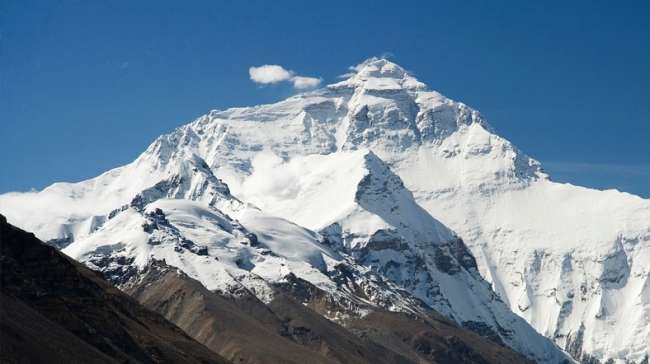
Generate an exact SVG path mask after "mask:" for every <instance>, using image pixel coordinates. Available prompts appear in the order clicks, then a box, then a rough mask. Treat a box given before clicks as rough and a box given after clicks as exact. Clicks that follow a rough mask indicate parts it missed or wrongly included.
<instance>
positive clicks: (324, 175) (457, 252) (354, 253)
mask: <svg viewBox="0 0 650 364" xmlns="http://www.w3.org/2000/svg"><path fill="white" fill-rule="evenodd" d="M262 158H263V160H262V161H260V160H259V159H256V160H254V161H253V170H252V174H251V176H250V177H249V178H248V179H247V180H246V181H245V182H244V184H243V186H241V187H239V191H240V197H241V198H242V199H245V200H247V201H250V202H252V203H254V204H255V205H257V206H259V207H260V208H261V209H262V210H263V211H266V212H270V213H272V214H276V215H278V216H282V217H284V218H286V219H288V220H291V221H296V222H298V223H300V224H301V225H304V226H306V227H309V228H311V229H314V230H319V231H320V232H321V234H322V235H323V236H324V237H325V241H326V243H327V244H328V245H329V246H330V247H331V248H332V249H334V250H336V251H338V252H340V253H341V254H343V255H345V256H350V257H351V259H352V260H353V261H354V263H355V264H356V265H357V266H361V267H364V268H366V269H368V270H370V271H371V272H373V273H375V274H377V275H378V276H381V277H384V278H385V279H387V280H388V281H390V282H391V283H393V284H395V285H397V287H398V288H400V289H402V290H405V291H407V292H409V293H410V294H411V295H413V296H414V297H416V298H418V299H420V300H422V301H423V302H424V303H426V304H427V305H428V306H430V307H432V308H434V309H435V310H436V311H438V312H440V313H443V314H444V315H446V316H448V317H450V318H452V319H454V320H455V321H457V322H458V323H460V324H461V325H463V326H465V327H467V328H470V329H472V330H476V331H479V332H481V333H482V334H484V335H488V336H491V337H493V338H494V339H495V340H497V341H500V342H503V343H505V344H507V345H509V346H511V347H513V348H515V349H516V350H518V351H520V352H522V353H525V354H526V355H528V356H530V357H533V358H535V359H536V360H538V361H540V362H549V363H551V362H552V363H555V362H561V361H562V360H564V359H565V356H563V355H562V354H561V353H559V352H558V351H557V349H556V348H554V347H553V345H552V344H551V343H550V342H548V341H545V340H540V337H539V334H538V333H537V332H535V331H534V329H533V328H531V327H530V326H529V325H528V324H527V323H526V322H525V321H524V320H523V319H521V318H519V317H517V316H515V315H513V314H512V312H511V311H510V310H509V309H508V307H507V306H506V305H505V304H504V303H503V302H501V301H500V300H499V299H498V298H497V297H496V295H495V294H494V293H493V291H492V290H491V289H490V287H489V285H488V284H487V283H486V282H485V281H484V280H483V278H482V277H481V276H480V274H479V272H478V269H477V266H476V262H475V260H474V258H473V257H472V255H471V253H470V252H469V251H468V250H467V248H466V247H465V245H464V243H463V242H462V240H460V239H459V238H458V236H456V235H455V234H454V233H453V232H452V231H450V230H449V229H448V228H446V227H445V226H444V225H442V224H441V223H440V222H438V221H437V220H435V219H434V218H433V217H431V215H430V214H429V213H428V212H426V211H425V210H424V209H422V208H421V207H420V206H419V205H418V204H417V202H416V201H415V200H414V198H413V195H412V194H411V193H410V192H409V191H408V190H407V189H406V188H405V187H404V184H403V183H402V181H401V179H400V178H399V176H397V175H396V174H394V173H393V172H392V171H391V170H390V168H389V167H388V166H387V165H386V164H385V163H384V162H383V161H382V160H381V159H379V158H378V157H377V156H376V155H375V154H374V153H372V152H370V151H368V150H356V151H341V152H336V153H331V154H328V155H308V156H304V157H295V158H292V159H290V160H287V161H282V160H281V159H280V158H278V157H273V156H270V155H268V154H264V155H263V156H262ZM262 162H263V163H262ZM244 225H246V223H244ZM262 231H263V230H262ZM531 343H534V344H531Z"/></svg>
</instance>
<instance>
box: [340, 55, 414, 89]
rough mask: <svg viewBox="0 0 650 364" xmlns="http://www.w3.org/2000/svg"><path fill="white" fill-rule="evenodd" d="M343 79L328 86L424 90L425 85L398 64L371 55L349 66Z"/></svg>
mask: <svg viewBox="0 0 650 364" xmlns="http://www.w3.org/2000/svg"><path fill="white" fill-rule="evenodd" d="M350 71H351V72H350V73H348V74H346V75H345V76H346V77H348V78H347V79H346V80H345V81H342V82H339V83H336V84H333V85H329V86H328V87H330V88H341V87H355V88H357V87H363V88H365V89H381V90H390V89H413V90H424V89H426V85H425V84H424V83H422V82H420V81H418V80H417V79H416V78H415V77H413V76H412V75H411V74H410V73H409V72H408V71H406V70H405V69H404V68H403V67H401V66H400V65H398V64H396V63H394V62H391V61H389V60H388V59H386V58H378V57H372V58H368V59H367V60H365V61H363V62H361V63H359V64H358V65H356V66H351V67H350Z"/></svg>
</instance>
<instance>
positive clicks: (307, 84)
mask: <svg viewBox="0 0 650 364" xmlns="http://www.w3.org/2000/svg"><path fill="white" fill-rule="evenodd" d="M248 74H249V75H250V78H251V81H253V82H255V83H259V84H262V85H268V84H273V83H279V82H283V81H289V82H291V84H292V85H293V87H294V88H295V89H297V90H304V89H308V88H313V87H317V86H318V85H320V83H321V81H322V80H321V79H320V78H318V77H307V76H299V75H296V74H295V72H293V71H291V70H287V69H286V68H284V67H282V66H280V65H277V64H265V65H263V66H259V67H255V66H253V67H251V68H249V69H248Z"/></svg>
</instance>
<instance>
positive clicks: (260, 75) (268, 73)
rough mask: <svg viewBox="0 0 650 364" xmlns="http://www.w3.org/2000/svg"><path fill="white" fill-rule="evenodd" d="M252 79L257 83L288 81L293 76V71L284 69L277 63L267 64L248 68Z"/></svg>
mask: <svg viewBox="0 0 650 364" xmlns="http://www.w3.org/2000/svg"><path fill="white" fill-rule="evenodd" d="M248 74H249V75H250V77H251V80H252V81H253V82H255V83H261V84H264V85H266V84H270V83H278V82H282V81H287V80H289V79H291V77H292V76H293V72H291V71H288V70H286V69H284V67H282V66H279V65H277V64H265V65H263V66H259V67H251V68H249V69H248Z"/></svg>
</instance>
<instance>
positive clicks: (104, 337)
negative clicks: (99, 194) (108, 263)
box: [0, 215, 227, 363]
mask: <svg viewBox="0 0 650 364" xmlns="http://www.w3.org/2000/svg"><path fill="white" fill-rule="evenodd" d="M0 254H1V255H0V268H1V269H0V271H1V272H2V275H1V278H0V279H1V281H0V282H1V283H2V286H1V290H0V295H1V297H2V301H1V303H2V304H1V305H0V316H1V319H0V324H1V325H2V330H0V338H1V343H2V345H1V349H0V361H2V362H3V363H45V362H49V363H52V362H59V363H179V362H182V363H227V361H226V360H224V359H223V358H221V357H220V356H219V355H217V354H215V353H213V352H211V351H210V350H208V349H207V348H206V347H204V346H203V345H201V344H199V343H198V342H196V341H194V340H193V339H192V338H190V337H189V336H188V335H187V334H185V333H184V332H183V331H182V330H181V329H179V328H178V327H176V326H175V325H173V324H172V323H170V322H168V321H167V320H165V319H164V318H163V317H162V316H161V315H159V314H157V313H155V312H153V311H150V310H148V309H146V308H144V307H143V306H141V305H140V304H138V303H137V302H136V301H135V300H133V299H132V298H131V297H129V296H127V295H126V294H124V293H122V292H120V291H119V290H117V289H115V288H114V287H112V286H111V285H110V284H108V283H107V282H105V281H104V280H103V278H101V275H100V274H98V273H97V272H93V271H91V270H89V269H88V268H86V267H84V266H83V265H81V264H79V263H77V262H75V261H73V260H71V259H70V258H67V257H66V256H64V255H63V254H61V253H59V252H57V251H56V250H55V249H54V248H52V247H50V246H47V245H45V244H43V243H42V242H40V241H39V240H38V239H36V237H34V235H33V234H30V233H27V232H24V231H22V230H20V229H18V228H16V227H14V226H11V225H9V224H8V223H7V220H6V219H5V217H4V216H2V215H0Z"/></svg>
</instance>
